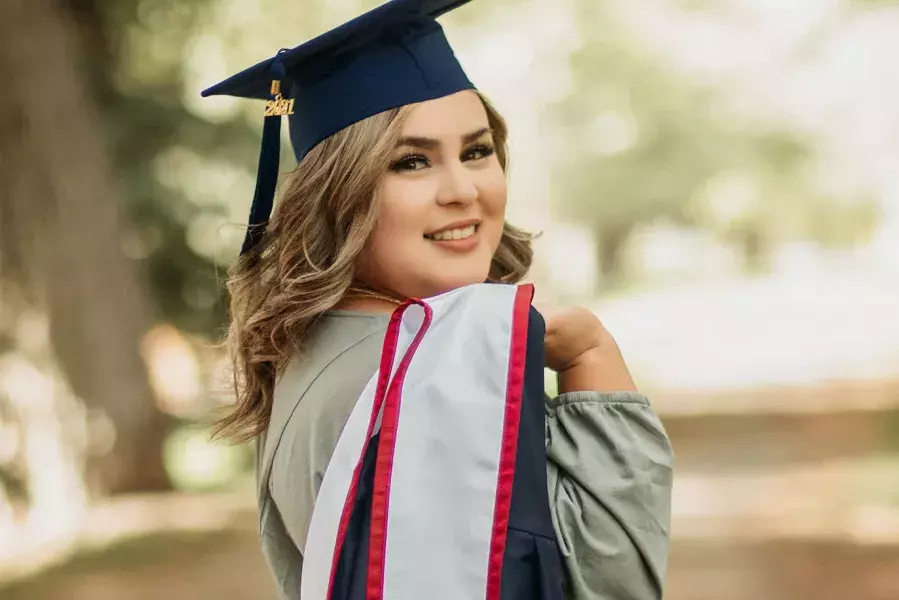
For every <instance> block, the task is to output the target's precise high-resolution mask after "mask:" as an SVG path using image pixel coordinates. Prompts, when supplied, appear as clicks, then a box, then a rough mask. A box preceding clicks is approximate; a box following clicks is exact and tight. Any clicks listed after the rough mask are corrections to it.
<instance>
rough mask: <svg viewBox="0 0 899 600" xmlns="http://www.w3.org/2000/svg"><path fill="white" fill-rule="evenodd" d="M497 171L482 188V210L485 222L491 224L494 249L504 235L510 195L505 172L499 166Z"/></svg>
mask: <svg viewBox="0 0 899 600" xmlns="http://www.w3.org/2000/svg"><path fill="white" fill-rule="evenodd" d="M497 171H498V172H497V173H492V174H491V175H490V177H489V178H487V179H486V180H485V181H484V182H483V185H482V186H481V189H480V198H481V211H482V213H483V217H484V220H485V222H486V223H489V225H490V238H491V239H490V241H491V244H492V245H493V246H494V249H495V248H496V246H498V245H499V239H500V236H501V235H502V231H503V224H504V223H505V220H506V200H507V197H508V187H507V184H506V177H505V174H504V173H503V172H502V170H501V169H499V167H497Z"/></svg>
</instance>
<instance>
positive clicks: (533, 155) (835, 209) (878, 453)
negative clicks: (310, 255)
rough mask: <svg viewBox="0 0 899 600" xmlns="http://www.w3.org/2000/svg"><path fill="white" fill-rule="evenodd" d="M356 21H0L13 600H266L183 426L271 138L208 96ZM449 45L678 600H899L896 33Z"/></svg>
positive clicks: (521, 25)
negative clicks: (644, 468) (657, 454)
mask: <svg viewBox="0 0 899 600" xmlns="http://www.w3.org/2000/svg"><path fill="white" fill-rule="evenodd" d="M376 4H378V2H376V1H372V0H365V1H363V0H327V2H326V1H325V0H293V1H286V0H191V1H187V0H117V1H116V2H102V1H100V0H3V2H0V597H2V598H3V599H4V600H22V599H26V598H27V599H29V600H49V599H51V598H52V599H54V600H55V599H66V600H69V599H73V600H80V599H87V598H90V599H92V600H104V599H107V598H108V599H113V598H114V599H116V600H119V599H122V598H127V599H138V600H140V599H151V598H152V599H154V600H155V599H158V598H167V599H169V600H182V599H185V600H186V599H188V598H190V599H194V598H213V597H215V598H229V599H235V600H239V599H243V598H246V599H250V598H253V599H254V600H255V599H260V598H272V599H273V598H274V589H275V588H274V585H273V583H272V582H271V581H270V580H269V574H268V572H267V570H266V567H265V565H264V563H263V561H262V558H261V556H260V554H259V551H258V545H257V539H256V516H255V498H254V489H253V470H252V469H253V453H252V449H251V448H249V447H229V446H225V445H221V444H213V443H210V442H209V441H208V437H209V432H208V429H207V428H206V427H205V423H206V422H208V420H209V418H210V415H211V414H212V413H213V411H215V410H216V409H217V408H219V407H221V406H223V405H224V404H227V403H228V402H229V395H228V385H229V380H228V376H227V372H226V371H225V370H224V366H225V360H224V356H223V353H222V349H221V348H220V346H219V345H218V343H219V342H220V340H221V336H222V333H223V326H224V323H225V318H224V315H225V306H226V304H225V300H224V295H223V291H222V288H223V286H222V280H223V278H224V276H225V269H226V268H227V265H228V263H229V262H230V261H231V260H233V258H234V257H235V256H236V254H237V251H238V249H239V245H240V241H241V239H242V237H243V230H242V223H243V222H244V221H245V218H246V214H247V211H248V206H249V201H250V198H251V197H252V188H253V182H254V174H255V161H256V158H257V153H258V143H259V136H260V133H261V125H262V118H261V106H260V105H259V104H258V103H256V102H254V101H248V100H234V99H227V98H210V99H201V98H200V97H199V92H200V90H201V89H203V88H204V87H206V86H208V85H210V84H213V83H215V82H217V81H219V80H220V79H222V78H224V77H226V76H228V75H230V74H231V73H233V72H236V71H238V70H240V69H242V68H243V67H245V66H248V65H249V64H252V63H255V62H256V61H258V60H262V59H264V58H266V57H268V56H270V55H272V54H273V53H274V52H276V51H277V50H278V49H279V48H281V47H289V46H295V45H297V44H299V43H301V42H302V41H304V40H306V39H309V38H310V37H312V36H314V35H316V34H318V33H320V32H322V31H325V30H326V29H328V28H330V27H332V26H335V25H337V24H339V23H341V22H343V21H345V20H346V19H348V18H351V17H352V16H355V15H357V14H358V13H360V12H361V11H363V10H365V9H368V8H371V7H372V6H374V5H376ZM443 23H444V25H445V28H446V30H447V34H448V37H449V38H450V40H451V42H452V43H453V45H454V47H455V48H456V50H457V54H458V56H459V58H460V60H461V61H462V63H463V65H464V67H465V69H466V71H467V72H468V74H469V76H470V77H471V79H472V80H473V81H474V82H475V83H476V84H477V85H478V86H479V87H480V89H481V90H482V91H483V92H485V94H486V95H487V96H488V97H489V98H490V99H491V100H492V101H493V102H494V103H495V104H496V105H497V107H498V108H499V109H500V111H501V112H502V113H503V114H504V115H505V117H506V118H507V120H508V121H509V125H510V128H511V144H512V168H511V186H512V188H511V192H512V203H511V207H510V211H511V214H510V218H511V220H512V221H513V222H515V223H516V224H518V225H520V226H524V227H526V228H529V229H531V230H534V231H541V232H542V237H541V238H540V240H539V242H538V244H537V252H538V262H537V264H536V265H535V267H534V269H533V272H532V277H533V279H534V281H535V282H536V284H537V288H538V295H539V296H542V297H543V298H544V299H549V300H554V301H558V302H569V303H580V304H586V305H588V306H590V307H592V308H595V310H596V312H597V314H598V315H599V316H600V317H601V318H602V320H603V321H604V322H605V324H606V325H607V327H608V328H609V329H610V330H611V331H612V333H613V334H614V335H615V336H616V338H617V339H618V341H619V343H620V345H621V347H622V349H623V351H624V353H625V356H626V358H627V359H628V361H629V363H630V365H631V366H632V369H633V372H634V374H635V377H636V378H637V379H638V383H639V385H640V386H641V388H643V389H644V390H645V391H646V392H647V393H648V394H649V395H650V397H651V399H652V400H653V402H654V404H655V406H656V408H657V409H658V411H659V412H660V414H661V415H662V419H663V421H664V423H665V425H666V428H667V430H668V432H669V434H670V435H671V437H672V440H673V443H674V447H675V451H676V453H677V477H676V485H675V492H674V500H675V502H674V525H673V547H672V555H671V562H670V568H669V575H668V587H667V593H666V598H670V599H671V600H713V599H714V600H759V599H765V600H794V599H798V598H816V599H819V600H831V599H832V600H896V598H899V175H897V171H899V60H897V57H899V2H890V1H888V0H881V1H875V0H867V1H862V0H854V1H850V0H842V1H841V0H802V1H800V0H795V1H792V2H784V1H782V0H667V1H665V0H641V1H640V2H629V1H625V0H620V1H617V2H613V1H611V0H489V1H488V0H475V1H474V2H472V3H471V4H470V5H468V6H466V7H464V8H462V9H459V10H457V11H455V12H454V13H453V14H451V15H448V16H447V17H446V18H445V19H444V20H443ZM285 133H286V132H285ZM285 146H286V144H285ZM284 164H287V165H290V162H289V161H285V162H284V163H282V165H284ZM285 168H289V166H288V167H285ZM599 567H600V568H601V565H599Z"/></svg>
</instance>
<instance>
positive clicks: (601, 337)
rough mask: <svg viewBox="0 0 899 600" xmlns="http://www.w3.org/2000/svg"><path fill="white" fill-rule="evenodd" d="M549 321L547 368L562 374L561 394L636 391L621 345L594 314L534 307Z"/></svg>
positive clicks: (573, 308) (573, 309) (544, 306)
mask: <svg viewBox="0 0 899 600" xmlns="http://www.w3.org/2000/svg"><path fill="white" fill-rule="evenodd" d="M535 307H536V308H537V310H538V311H539V312H540V314H542V315H543V319H544V320H545V321H546V336H545V338H544V342H543V343H544V350H545V353H546V366H547V367H549V368H550V369H552V370H554V371H556V372H557V373H558V374H559V388H560V389H559V391H560V392H564V391H576V390H592V391H617V390H636V386H635V385H634V382H633V379H631V376H630V373H629V371H628V369H627V365H626V364H625V363H624V358H623V357H622V356H621V351H620V350H619V348H618V344H617V343H616V342H615V339H614V338H613V337H612V335H611V334H610V333H609V332H608V330H606V328H605V327H604V326H603V324H602V322H601V321H600V320H599V319H598V318H597V317H596V315H594V314H593V313H592V312H590V311H589V310H587V309H585V308H580V307H554V306H546V305H540V304H537V305H535Z"/></svg>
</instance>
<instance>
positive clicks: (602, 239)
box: [596, 226, 631, 288]
mask: <svg viewBox="0 0 899 600" xmlns="http://www.w3.org/2000/svg"><path fill="white" fill-rule="evenodd" d="M630 234H631V229H630V227H626V226H622V227H616V226H612V227H601V228H600V229H599V234H598V236H597V238H598V239H597V241H596V253H597V262H598V263H599V265H598V266H599V274H600V278H601V279H600V281H601V282H602V283H601V285H602V286H603V287H612V288H614V287H615V286H616V285H617V284H618V283H619V282H620V280H621V276H622V272H621V270H622V264H621V251H622V250H624V245H625V244H626V243H627V240H628V238H629V237H630Z"/></svg>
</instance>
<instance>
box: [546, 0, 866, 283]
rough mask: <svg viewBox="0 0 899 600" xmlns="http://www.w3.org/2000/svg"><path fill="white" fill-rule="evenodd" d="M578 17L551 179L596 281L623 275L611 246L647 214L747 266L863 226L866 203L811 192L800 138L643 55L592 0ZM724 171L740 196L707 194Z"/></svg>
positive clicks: (831, 241)
mask: <svg viewBox="0 0 899 600" xmlns="http://www.w3.org/2000/svg"><path fill="white" fill-rule="evenodd" d="M578 23H579V24H580V27H581V28H582V32H581V37H582V38H583V40H584V41H583V45H582V46H581V47H580V48H579V49H578V50H577V51H576V52H575V53H574V54H573V55H572V56H571V59H570V68H571V73H572V88H571V91H570V94H569V95H568V96H567V97H566V98H564V99H563V100H562V101H560V102H559V103H557V104H555V105H553V106H551V107H549V115H550V119H551V121H552V122H553V123H554V124H555V125H556V126H557V127H558V128H559V133H558V135H559V138H560V139H561V140H562V143H560V144H559V145H558V146H559V149H560V151H559V152H557V161H556V166H555V173H556V178H555V181H556V185H557V192H558V193H557V198H558V199H559V200H558V203H559V208H560V210H561V212H562V214H563V215H564V216H565V217H567V218H568V219H570V220H572V221H576V222H579V223H583V224H585V226H587V227H589V228H590V229H592V230H593V232H594V233H595V235H596V237H597V240H598V252H599V256H598V263H599V265H600V269H601V271H602V274H603V276H604V278H605V283H604V286H605V287H609V286H610V285H611V286H614V285H615V284H616V283H618V284H620V283H622V282H624V281H626V280H627V274H626V273H623V266H622V262H621V250H622V249H623V247H624V246H625V244H626V243H627V242H628V240H629V239H630V237H631V235H632V233H633V232H634V231H635V230H636V229H637V228H639V227H640V226H643V225H646V224H649V223H652V222H655V221H667V222H669V223H673V224H677V225H680V226H684V227H691V228H701V229H707V230H711V231H713V232H715V233H716V234H718V235H719V236H720V238H721V239H722V240H724V241H725V242H727V243H729V244H731V245H732V246H734V247H736V248H737V249H738V250H739V251H740V252H741V253H742V254H743V256H744V260H745V264H746V266H747V267H748V268H763V267H764V264H765V262H766V258H767V256H768V255H769V254H770V253H771V251H772V250H773V249H774V248H776V246H777V245H778V244H779V243H782V242H784V241H787V240H791V239H797V238H805V239H810V240H813V241H816V242H820V243H822V244H826V245H847V244H851V243H855V242H857V241H859V239H861V238H863V237H864V236H865V235H866V234H867V233H868V232H869V231H870V230H871V227H872V225H873V223H874V222H875V220H876V212H875V211H874V209H873V205H872V204H869V203H865V202H861V201H855V200H857V199H843V198H833V197H830V196H828V195H825V194H822V193H821V192H819V191H818V190H817V188H816V186H815V185H814V182H813V181H811V179H810V177H809V176H808V174H807V170H808V165H809V164H810V163H811V161H812V159H813V157H814V153H813V147H812V146H811V144H810V141H809V140H807V139H804V138H803V137H802V136H800V135H798V134H797V133H795V132H793V131H790V130H789V129H788V128H786V127H783V128H776V127H772V126H771V125H767V124H761V123H745V122H741V121H739V120H737V119H736V118H735V117H734V116H733V115H731V114H728V112H727V111H726V110H725V109H724V106H725V105H724V103H723V101H722V98H721V97H720V95H719V93H717V92H716V90H713V89H706V88H703V87H701V86H699V85H697V84H694V83H692V82H690V81H688V80H686V79H684V78H683V77H681V76H678V75H677V74H676V73H674V72H672V71H671V70H670V69H668V68H666V67H665V66H664V65H662V64H661V63H660V61H659V60H658V59H657V58H655V57H652V56H649V55H648V54H647V53H646V52H644V51H643V48H644V47H645V46H643V44H645V42H644V41H642V40H639V41H638V40H633V39H630V38H629V37H628V36H627V34H626V32H625V29H624V28H623V27H621V26H620V25H618V24H616V23H615V22H614V18H613V17H611V16H610V15H609V14H608V11H606V10H604V3H602V2H590V3H588V2H581V3H580V4H579V5H578ZM727 180H740V181H742V182H743V185H742V187H743V188H746V189H744V190H743V193H742V197H741V194H739V193H736V195H735V191H734V190H731V193H730V196H728V195H726V194H725V195H723V196H722V195H721V194H719V195H718V196H720V197H715V196H714V194H710V192H711V191H713V190H715V189H717V188H721V187H722V186H719V185H716V184H717V183H719V182H721V181H727ZM725 191H727V190H725ZM722 200H723V204H724V205H725V206H720V205H721V204H722ZM728 204H735V206H731V207H729V208H728V207H727V206H726V205H728Z"/></svg>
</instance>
